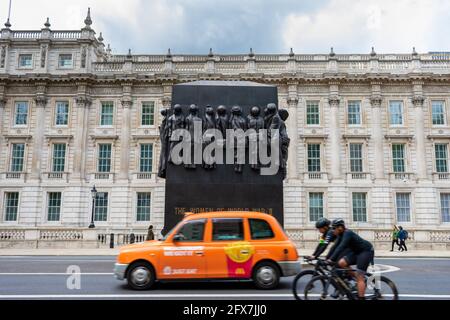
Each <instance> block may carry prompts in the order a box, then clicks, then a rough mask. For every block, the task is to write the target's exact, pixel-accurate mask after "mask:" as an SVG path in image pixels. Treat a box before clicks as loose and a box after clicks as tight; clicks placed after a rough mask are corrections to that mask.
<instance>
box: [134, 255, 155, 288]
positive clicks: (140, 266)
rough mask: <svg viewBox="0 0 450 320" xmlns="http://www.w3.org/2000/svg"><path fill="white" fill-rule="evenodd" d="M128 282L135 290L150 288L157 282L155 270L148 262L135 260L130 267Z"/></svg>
mask: <svg viewBox="0 0 450 320" xmlns="http://www.w3.org/2000/svg"><path fill="white" fill-rule="evenodd" d="M127 282H128V285H129V286H130V287H131V288H132V289H134V290H148V289H150V288H151V287H152V286H153V284H154V283H155V271H154V269H153V267H152V266H151V265H150V264H149V263H147V262H140V261H138V262H135V263H133V264H132V265H131V266H130V268H129V269H128V275H127Z"/></svg>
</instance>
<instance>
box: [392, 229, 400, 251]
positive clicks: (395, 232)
mask: <svg viewBox="0 0 450 320" xmlns="http://www.w3.org/2000/svg"><path fill="white" fill-rule="evenodd" d="M398 232H399V230H398V227H397V226H396V225H395V224H394V229H393V230H392V248H391V251H394V244H396V245H397V247H398V248H397V249H400V243H399V242H398Z"/></svg>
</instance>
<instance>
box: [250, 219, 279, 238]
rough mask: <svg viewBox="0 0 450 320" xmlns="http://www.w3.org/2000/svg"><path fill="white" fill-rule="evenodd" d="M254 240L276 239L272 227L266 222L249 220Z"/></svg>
mask: <svg viewBox="0 0 450 320" xmlns="http://www.w3.org/2000/svg"><path fill="white" fill-rule="evenodd" d="M248 223H249V225H250V235H251V237H252V240H261V239H272V238H273V237H275V234H274V233H273V230H272V227H271V226H270V224H269V223H268V222H267V221H266V220H262V219H248Z"/></svg>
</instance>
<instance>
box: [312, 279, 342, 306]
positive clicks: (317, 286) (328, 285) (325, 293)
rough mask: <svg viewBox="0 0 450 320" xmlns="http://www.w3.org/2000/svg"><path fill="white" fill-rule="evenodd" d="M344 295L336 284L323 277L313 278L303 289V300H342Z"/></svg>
mask: <svg viewBox="0 0 450 320" xmlns="http://www.w3.org/2000/svg"><path fill="white" fill-rule="evenodd" d="M344 298H345V293H343V292H342V291H341V289H340V288H339V286H338V285H337V284H336V282H335V281H334V280H333V279H331V278H329V277H327V276H324V275H321V276H315V277H314V278H312V279H311V281H309V282H308V283H307V285H306V287H305V291H304V299H305V300H342V299H344Z"/></svg>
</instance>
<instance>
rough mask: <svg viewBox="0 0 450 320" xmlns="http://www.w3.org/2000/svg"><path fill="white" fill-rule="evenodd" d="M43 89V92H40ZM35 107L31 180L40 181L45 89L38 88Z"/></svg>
mask: <svg viewBox="0 0 450 320" xmlns="http://www.w3.org/2000/svg"><path fill="white" fill-rule="evenodd" d="M42 89H44V90H42ZM34 100H35V105H36V126H35V131H34V135H33V139H34V143H33V158H32V160H31V179H37V180H40V179H41V167H42V148H43V145H44V133H45V128H46V125H45V107H46V106H47V96H46V95H45V88H43V87H41V86H39V87H38V93H37V94H36V97H35V99H34Z"/></svg>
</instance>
